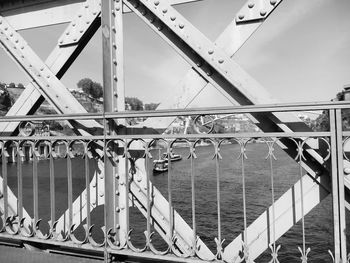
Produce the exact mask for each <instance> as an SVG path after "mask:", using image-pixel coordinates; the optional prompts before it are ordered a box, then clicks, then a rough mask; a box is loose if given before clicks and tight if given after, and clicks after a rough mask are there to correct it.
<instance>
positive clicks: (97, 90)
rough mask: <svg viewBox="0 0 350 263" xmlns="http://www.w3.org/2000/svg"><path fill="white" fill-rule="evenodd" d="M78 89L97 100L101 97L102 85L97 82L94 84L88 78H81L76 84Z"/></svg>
mask: <svg viewBox="0 0 350 263" xmlns="http://www.w3.org/2000/svg"><path fill="white" fill-rule="evenodd" d="M77 86H78V88H80V89H82V90H83V91H84V92H85V93H86V94H88V95H90V96H91V97H93V98H95V99H98V98H101V97H102V96H103V88H102V85H101V84H100V83H98V82H94V81H92V80H91V79H89V78H83V79H81V80H79V82H78V83H77Z"/></svg>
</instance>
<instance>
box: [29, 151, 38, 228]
mask: <svg viewBox="0 0 350 263" xmlns="http://www.w3.org/2000/svg"><path fill="white" fill-rule="evenodd" d="M31 150H32V158H33V213H34V224H36V223H37V222H38V220H39V203H38V195H39V193H38V191H39V189H38V158H39V157H38V156H37V154H36V153H35V149H34V145H33V146H32V149H31Z"/></svg>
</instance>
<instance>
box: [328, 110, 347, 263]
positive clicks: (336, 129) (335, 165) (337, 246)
mask: <svg viewBox="0 0 350 263" xmlns="http://www.w3.org/2000/svg"><path fill="white" fill-rule="evenodd" d="M329 117H330V118H329V121H330V132H331V154H332V197H333V225H334V258H335V262H336V263H338V262H339V263H341V262H346V236H345V228H346V221H345V200H344V173H343V136H342V133H343V132H342V118H341V110H340V109H336V110H330V111H329Z"/></svg>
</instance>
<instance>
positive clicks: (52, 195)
mask: <svg viewBox="0 0 350 263" xmlns="http://www.w3.org/2000/svg"><path fill="white" fill-rule="evenodd" d="M52 145H53V144H52V141H50V145H49V151H50V154H49V158H50V217H51V226H50V227H51V231H52V232H53V226H54V223H55V221H56V201H55V162H54V156H53V151H54V150H53V149H52Z"/></svg>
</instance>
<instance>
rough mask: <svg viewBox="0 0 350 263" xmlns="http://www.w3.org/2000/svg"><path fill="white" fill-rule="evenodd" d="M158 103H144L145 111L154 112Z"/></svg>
mask: <svg viewBox="0 0 350 263" xmlns="http://www.w3.org/2000/svg"><path fill="white" fill-rule="evenodd" d="M158 105H159V103H152V102H151V103H146V104H145V110H155V109H157V107H158Z"/></svg>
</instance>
